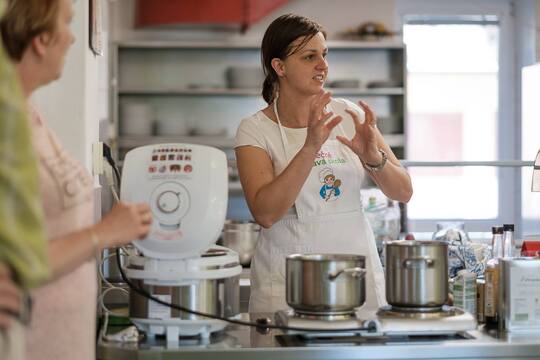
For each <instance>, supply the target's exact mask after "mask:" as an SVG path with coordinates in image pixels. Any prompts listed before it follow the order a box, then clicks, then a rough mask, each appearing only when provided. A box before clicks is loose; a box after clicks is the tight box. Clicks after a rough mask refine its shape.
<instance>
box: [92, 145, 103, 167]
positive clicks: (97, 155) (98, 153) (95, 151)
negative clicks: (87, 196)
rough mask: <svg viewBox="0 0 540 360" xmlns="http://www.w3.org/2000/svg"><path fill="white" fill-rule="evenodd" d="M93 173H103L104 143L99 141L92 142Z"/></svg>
mask: <svg viewBox="0 0 540 360" xmlns="http://www.w3.org/2000/svg"><path fill="white" fill-rule="evenodd" d="M92 174H93V175H94V176H96V175H101V174H103V143H102V142H101V141H98V142H96V143H93V144H92Z"/></svg>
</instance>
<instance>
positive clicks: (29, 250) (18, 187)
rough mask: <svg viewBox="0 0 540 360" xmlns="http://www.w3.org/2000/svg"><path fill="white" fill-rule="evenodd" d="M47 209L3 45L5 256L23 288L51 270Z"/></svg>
mask: <svg viewBox="0 0 540 360" xmlns="http://www.w3.org/2000/svg"><path fill="white" fill-rule="evenodd" d="M2 3H3V1H0V5H3V4H2ZM0 7H1V6H0ZM42 211H43V210H42V207H41V199H40V194H39V188H38V170H37V162H36V156H35V153H34V150H33V147H32V142H31V138H30V128H29V123H28V120H27V111H26V105H25V100H24V98H23V95H22V92H21V89H20V86H19V81H18V78H17V75H16V73H15V69H14V67H13V66H12V64H11V62H10V61H9V60H8V59H7V56H6V54H5V52H4V49H3V48H2V46H1V45H0V261H2V262H4V263H7V264H8V266H10V267H11V269H12V270H13V271H14V273H15V280H16V281H17V282H18V283H19V284H20V285H21V286H22V287H24V288H32V287H35V286H37V285H39V284H41V283H42V282H43V281H44V280H46V279H47V278H48V277H49V275H50V269H49V264H48V258H47V242H46V237H45V229H44V226H43V213H42Z"/></svg>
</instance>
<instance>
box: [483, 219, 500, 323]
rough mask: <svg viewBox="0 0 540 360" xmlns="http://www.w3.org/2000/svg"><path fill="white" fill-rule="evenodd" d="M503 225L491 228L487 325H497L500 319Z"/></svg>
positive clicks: (485, 291)
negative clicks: (500, 268)
mask: <svg viewBox="0 0 540 360" xmlns="http://www.w3.org/2000/svg"><path fill="white" fill-rule="evenodd" d="M503 231H504V230H503V227H501V226H494V227H492V228H491V232H492V240H491V259H489V260H488V261H487V263H486V270H485V272H484V277H485V285H484V318H485V321H486V324H487V325H495V324H497V321H498V314H497V302H498V298H499V267H500V263H499V262H500V259H501V258H502V257H503V255H504V251H503Z"/></svg>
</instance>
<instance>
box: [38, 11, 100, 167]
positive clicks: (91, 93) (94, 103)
mask: <svg viewBox="0 0 540 360" xmlns="http://www.w3.org/2000/svg"><path fill="white" fill-rule="evenodd" d="M73 9H74V11H75V18H74V19H73V23H72V31H73V33H74V35H75V37H76V42H75V43H74V44H73V46H72V47H71V49H70V51H69V53H68V55H67V58H66V65H65V67H64V72H63V74H62V77H61V79H60V80H57V81H56V82H54V83H53V84H50V85H47V86H45V87H44V88H42V89H39V90H38V91H37V92H36V93H35V94H34V96H33V98H32V100H33V101H34V103H35V104H36V107H37V108H38V109H39V110H40V111H41V113H42V114H43V116H44V117H45V119H46V120H47V122H48V124H49V125H50V127H51V128H52V129H53V130H54V131H55V132H56V134H57V135H58V136H59V138H60V140H61V142H62V143H63V145H64V146H65V147H66V149H67V150H68V151H69V152H70V153H71V154H72V155H73V156H75V158H77V160H79V161H81V162H82V163H83V164H84V165H85V166H86V168H87V169H89V170H90V169H91V159H92V156H91V148H92V143H93V142H95V141H97V138H98V111H97V109H98V100H97V99H98V78H97V74H98V62H97V59H96V57H95V56H94V55H93V54H92V52H91V51H90V49H89V46H88V44H89V40H88V36H89V25H88V22H89V20H88V17H89V15H88V14H89V2H88V1H74V2H73Z"/></svg>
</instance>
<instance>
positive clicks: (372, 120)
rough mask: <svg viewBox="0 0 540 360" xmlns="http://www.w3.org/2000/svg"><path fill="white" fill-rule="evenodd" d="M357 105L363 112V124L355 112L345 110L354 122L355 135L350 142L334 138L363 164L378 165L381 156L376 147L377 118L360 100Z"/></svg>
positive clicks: (344, 138) (339, 137)
mask: <svg viewBox="0 0 540 360" xmlns="http://www.w3.org/2000/svg"><path fill="white" fill-rule="evenodd" d="M358 105H360V107H361V108H362V109H363V110H364V113H365V120H364V122H363V123H361V122H360V118H359V116H358V113H357V112H356V111H354V110H352V109H345V111H346V112H348V113H349V115H351V117H352V119H353V121H354V128H355V129H356V133H355V134H354V137H353V138H352V139H351V140H349V139H347V138H346V137H343V136H336V138H337V139H338V140H339V141H341V142H342V143H343V144H345V145H347V146H348V147H349V148H350V149H351V150H352V151H354V153H355V154H356V155H358V157H360V159H361V160H362V161H363V162H364V163H367V164H379V163H380V162H381V154H380V153H379V148H378V145H377V132H376V129H377V128H376V124H377V117H376V116H375V113H374V112H373V110H372V109H371V107H369V105H368V104H367V103H365V102H363V101H362V100H360V101H358Z"/></svg>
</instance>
